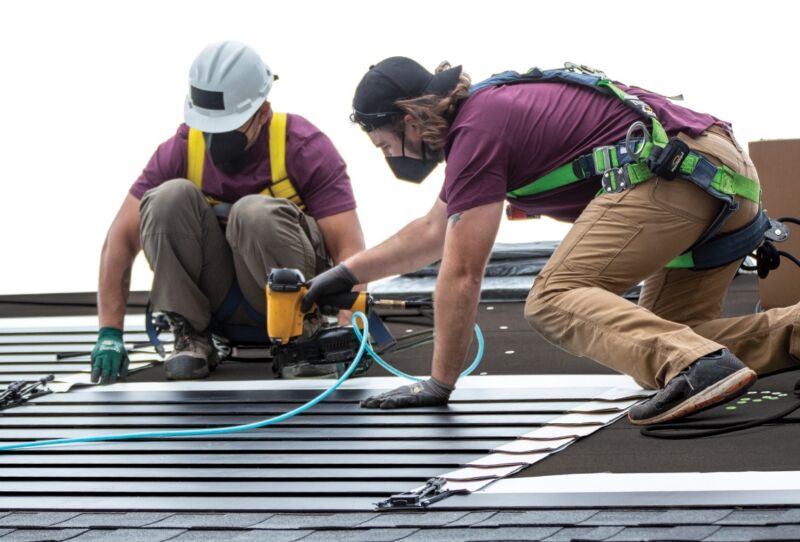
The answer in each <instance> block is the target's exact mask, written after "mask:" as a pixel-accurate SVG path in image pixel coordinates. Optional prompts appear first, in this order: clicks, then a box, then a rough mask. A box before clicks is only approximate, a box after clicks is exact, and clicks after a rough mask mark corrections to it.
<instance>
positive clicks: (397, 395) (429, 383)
mask: <svg viewBox="0 0 800 542" xmlns="http://www.w3.org/2000/svg"><path fill="white" fill-rule="evenodd" d="M454 389H455V388H451V387H450V386H447V385H445V384H442V383H441V382H439V381H438V380H436V379H435V378H433V377H431V378H429V379H428V380H423V381H421V382H414V383H413V384H408V385H406V386H400V387H399V388H397V389H394V390H392V391H387V392H384V393H381V394H379V395H373V396H372V397H367V398H366V399H364V400H363V401H361V406H362V407H364V408H382V409H390V408H409V407H421V406H438V405H446V404H447V401H448V400H449V399H450V394H451V393H452V392H453V390H454Z"/></svg>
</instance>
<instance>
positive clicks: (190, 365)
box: [164, 312, 218, 380]
mask: <svg viewBox="0 0 800 542" xmlns="http://www.w3.org/2000/svg"><path fill="white" fill-rule="evenodd" d="M165 314H166V316H167V320H169V325H170V328H171V329H172V334H173V335H174V336H175V348H174V349H173V351H172V353H171V354H170V355H169V356H168V357H167V360H166V361H165V362H164V369H165V371H166V373H167V380H195V379H198V378H205V377H207V376H208V375H209V373H210V372H211V371H213V370H214V369H216V368H217V362H218V358H217V351H216V349H215V348H214V345H213V343H212V342H211V335H210V334H209V333H207V332H205V333H199V332H197V331H196V330H195V329H194V328H193V327H192V325H191V324H190V323H189V322H188V321H187V320H186V318H184V317H183V316H181V315H180V314H177V313H174V312H167V313H165Z"/></svg>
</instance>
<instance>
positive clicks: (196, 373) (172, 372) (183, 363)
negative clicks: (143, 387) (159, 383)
mask: <svg viewBox="0 0 800 542" xmlns="http://www.w3.org/2000/svg"><path fill="white" fill-rule="evenodd" d="M164 371H165V373H166V375H167V380H199V379H201V378H205V377H207V376H208V375H209V374H211V371H210V370H209V368H208V365H203V366H200V367H198V366H197V359H174V360H170V363H169V367H166V366H165V367H164Z"/></svg>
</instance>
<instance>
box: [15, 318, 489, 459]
mask: <svg viewBox="0 0 800 542" xmlns="http://www.w3.org/2000/svg"><path fill="white" fill-rule="evenodd" d="M358 320H361V323H362V324H363V326H364V334H363V335H362V334H361V333H359V331H358V325H357V322H358ZM352 324H353V330H354V331H355V332H356V335H357V336H358V339H359V340H360V341H361V345H360V346H359V348H358V352H357V353H356V357H355V358H354V359H353V362H352V363H351V364H350V366H349V367H348V368H347V370H346V371H345V372H344V374H343V375H342V376H340V377H339V379H338V380H336V382H334V383H333V385H332V386H331V387H330V388H328V389H327V390H325V391H323V392H322V393H320V394H319V395H317V396H316V397H314V398H313V399H311V400H310V401H309V402H307V403H305V404H304V405H301V406H299V407H297V408H295V409H293V410H290V411H289V412H285V413H283V414H281V415H279V416H274V417H272V418H269V419H266V420H261V421H258V422H253V423H248V424H244V425H229V426H227V427H216V428H213V429H181V430H178V431H143V432H139V433H123V434H119V435H97V436H93V437H76V438H62V439H51V440H37V441H33V442H20V443H16V444H4V445H0V451H5V450H20V449H23V448H38V447H41V446H59V445H63V444H81V443H89V442H106V441H113V440H133V439H141V438H168V437H197V436H207V435H227V434H230V433H241V432H244V431H250V430H251V429H259V428H261V427H266V426H268V425H275V424H277V423H280V422H282V421H286V420H288V419H289V418H292V417H294V416H297V415H298V414H301V413H303V412H305V411H306V410H308V409H310V408H311V407H313V406H314V405H316V404H317V403H319V402H320V401H323V400H325V399H326V398H327V397H328V396H329V395H330V394H332V393H333V392H334V391H336V389H337V388H339V386H341V385H342V384H343V383H344V381H345V380H347V379H348V378H350V376H351V375H352V374H353V372H354V371H355V370H356V368H357V367H358V364H359V363H360V362H361V358H362V357H363V356H364V352H365V351H366V352H369V353H370V355H371V356H372V357H373V358H375V360H376V361H377V362H378V363H380V364H381V366H383V367H384V368H386V369H387V370H388V371H390V372H392V373H394V374H395V375H397V376H402V377H404V378H408V379H410V380H414V381H419V380H421V379H420V378H417V377H414V376H411V375H407V374H405V373H403V372H402V371H398V370H397V369H395V368H394V367H392V366H391V365H389V364H388V363H387V362H385V361H384V360H382V359H381V358H380V357H378V355H377V354H375V353H374V351H373V350H372V347H371V346H370V345H369V341H368V339H367V337H369V322H368V320H367V317H366V316H365V315H364V313H363V312H355V313H353V320H352ZM475 334H476V335H477V337H478V353H477V355H476V356H475V360H474V361H473V362H472V364H471V365H470V366H469V367H468V368H467V369H466V370H465V371H464V372H463V373H462V374H461V376H466V375H468V374H469V373H471V372H472V371H474V370H475V368H476V367H477V366H478V364H479V363H480V361H481V357H482V356H483V336H482V335H481V332H480V328H479V327H478V326H477V324H476V325H475Z"/></svg>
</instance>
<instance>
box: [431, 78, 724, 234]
mask: <svg viewBox="0 0 800 542" xmlns="http://www.w3.org/2000/svg"><path fill="white" fill-rule="evenodd" d="M619 86H620V88H622V89H623V90H626V91H628V92H630V93H631V94H634V95H636V96H639V97H640V98H642V99H643V100H644V101H645V102H646V103H647V104H648V105H650V106H651V107H652V108H653V110H654V111H655V113H656V117H657V118H658V120H659V121H660V122H661V124H663V126H664V129H665V130H666V131H667V133H669V134H671V135H674V134H675V133H677V132H684V133H686V134H688V135H691V136H697V135H699V134H700V133H701V132H703V131H704V130H706V129H707V128H708V127H709V126H711V125H713V124H715V123H719V122H720V121H719V120H718V119H716V118H715V117H713V116H711V115H707V114H703V113H696V112H694V111H692V110H690V109H687V108H685V107H681V106H678V105H675V104H673V103H671V102H670V101H669V100H668V99H667V98H665V97H663V96H660V95H658V94H653V93H651V92H648V91H645V90H642V89H639V88H635V87H625V86H623V85H619ZM637 120H640V117H639V115H638V114H637V113H635V112H634V111H633V110H632V109H630V108H629V107H628V106H626V105H624V104H623V103H622V101H621V100H619V99H617V98H614V97H610V96H607V95H604V94H601V93H600V92H597V91H595V90H593V89H590V88H584V87H579V86H577V85H571V84H567V83H557V82H547V83H530V84H517V85H508V86H499V87H490V88H487V89H485V90H482V91H480V92H477V93H476V94H474V95H473V96H470V97H469V98H468V99H467V100H466V101H465V102H464V103H463V104H462V105H461V108H460V109H459V111H458V113H457V114H456V117H455V119H454V120H453V123H452V125H451V126H450V131H449V132H448V135H447V143H446V145H445V155H446V157H447V167H446V169H445V181H444V186H443V188H442V191H441V193H440V195H439V197H440V198H441V199H442V200H443V201H445V202H446V203H447V214H448V215H453V214H455V213H459V212H461V211H465V210H467V209H471V208H473V207H478V206H480V205H485V204H488V203H494V202H498V201H502V200H503V199H505V197H506V193H507V192H509V191H511V190H514V189H516V188H520V187H522V186H525V185H527V184H529V183H530V182H531V181H534V180H536V179H538V178H540V177H542V176H544V175H545V174H547V173H549V172H550V171H552V170H553V169H555V168H557V167H559V166H562V165H564V164H567V163H569V162H570V161H572V160H574V159H575V158H577V157H578V156H581V155H583V154H588V153H590V152H591V151H592V149H593V148H594V147H598V146H600V145H612V144H615V143H619V142H620V141H622V140H624V139H625V134H626V133H627V131H628V128H629V127H630V126H631V124H632V123H634V122H636V121H637ZM648 128H649V126H648ZM599 189H600V182H599V178H595V179H591V180H585V181H582V182H578V183H574V184H572V185H568V186H564V187H561V188H558V189H555V190H553V191H549V192H545V193H542V194H536V195H533V196H526V197H523V198H515V199H514V200H513V204H514V207H517V208H519V209H521V210H523V211H526V212H527V213H528V214H529V215H547V216H550V217H553V218H555V219H558V220H566V221H570V222H572V221H574V220H575V219H576V218H577V217H578V216H579V215H580V214H581V212H582V211H583V209H584V208H585V207H586V205H588V203H589V202H590V201H591V200H592V198H593V197H594V196H595V194H596V193H597V191H598V190H599Z"/></svg>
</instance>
